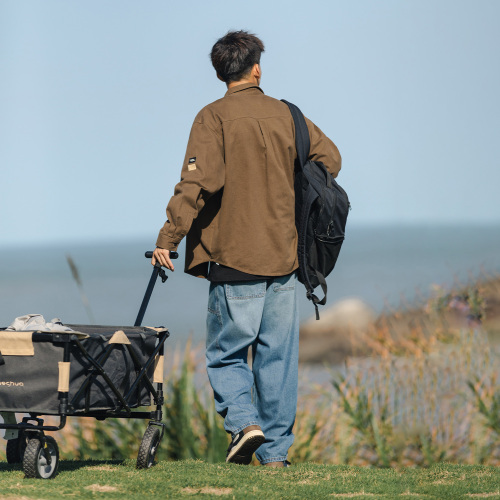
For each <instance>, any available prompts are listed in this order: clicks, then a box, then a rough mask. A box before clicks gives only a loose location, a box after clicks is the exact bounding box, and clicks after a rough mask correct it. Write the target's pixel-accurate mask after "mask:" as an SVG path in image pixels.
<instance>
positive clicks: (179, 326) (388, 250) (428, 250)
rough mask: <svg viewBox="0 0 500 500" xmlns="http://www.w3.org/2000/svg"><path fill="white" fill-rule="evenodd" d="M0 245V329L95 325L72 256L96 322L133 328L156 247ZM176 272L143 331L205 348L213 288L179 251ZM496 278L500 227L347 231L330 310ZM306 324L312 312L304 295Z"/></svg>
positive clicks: (410, 298) (408, 300)
mask: <svg viewBox="0 0 500 500" xmlns="http://www.w3.org/2000/svg"><path fill="white" fill-rule="evenodd" d="M152 240H154V238H152V239H151V240H139V239H138V240H137V241H115V242H107V243H106V242H103V243H99V244H98V243H93V244H76V243H67V244H63V243H60V244H54V245H52V246H37V245H36V243H34V244H30V245H26V246H24V247H20V248H15V247H3V248H2V247H0V326H7V325H8V324H10V323H11V321H12V320H13V319H14V318H15V317H17V316H21V315H23V314H28V313H40V314H43V315H44V316H45V318H46V319H47V320H50V319H52V318H54V317H58V318H60V319H61V320H62V321H63V323H89V322H90V320H89V317H88V315H87V312H86V309H85V307H84V305H83V303H82V299H81V296H80V291H79V289H78V287H77V285H76V283H75V281H74V280H73V277H72V274H71V271H70V268H69V265H68V262H67V260H66V255H70V256H71V258H72V259H73V261H74V262H75V264H76V266H77V268H78V271H79V274H80V278H81V280H82V283H83V287H84V290H85V294H86V296H87V297H88V300H89V303H90V307H91V310H92V314H93V316H94V317H95V321H96V323H98V324H108V325H131V324H133V323H134V321H135V318H136V315H137V312H138V310H139V306H140V303H141V301H142V298H143V296H144V292H145V290H146V286H147V283H148V281H149V277H150V275H151V270H152V267H151V265H150V264H149V261H148V260H147V259H145V258H144V252H145V251H146V250H152V248H151V244H150V243H151V241H152ZM179 252H180V259H179V261H177V262H176V268H177V269H176V271H175V272H174V273H168V275H169V279H168V280H167V282H166V283H164V284H163V283H161V282H160V281H158V283H157V284H156V287H155V290H154V292H153V296H152V298H151V301H150V304H149V307H148V310H147V312H146V316H145V318H144V321H143V324H144V325H149V326H160V325H161V326H166V327H168V328H169V330H170V332H171V342H172V343H175V344H177V343H181V344H183V343H185V341H186V339H187V338H188V337H189V335H192V336H193V339H194V341H202V339H203V338H204V333H205V313H206V304H207V294H208V282H207V281H205V280H201V279H196V278H193V277H191V276H188V275H186V274H184V273H183V272H182V269H183V257H184V251H183V246H182V245H181V247H180V249H179ZM498 272H500V225H499V226H464V227H459V226H431V225H429V226H407V227H402V226H369V227H368V226H367V227H361V226H354V227H348V231H347V235H346V240H345V243H344V245H343V248H342V251H341V253H340V257H339V261H338V262H337V266H336V268H335V269H334V271H333V273H332V274H331V275H330V276H329V278H328V280H327V281H328V302H327V306H326V307H328V306H331V305H333V304H334V303H336V302H337V301H339V300H342V299H345V298H352V297H358V298H360V299H361V300H363V301H364V302H366V303H367V304H368V305H370V306H371V307H372V308H373V309H374V310H375V312H381V311H383V310H384V308H388V307H391V308H392V307H398V306H400V305H404V306H407V305H409V304H413V303H416V302H418V301H422V300H424V299H425V298H426V297H428V296H429V295H430V293H431V290H432V286H433V285H440V286H443V287H445V288H449V287H451V286H453V285H454V284H457V283H467V282H469V281H471V280H474V279H476V278H478V277H488V276H492V275H495V274H497V273H498ZM299 311H300V315H301V319H302V320H305V319H308V318H309V317H311V316H312V315H313V313H314V309H313V307H312V305H311V303H309V302H308V301H307V299H306V298H305V289H304V288H303V287H302V286H301V287H300V289H299Z"/></svg>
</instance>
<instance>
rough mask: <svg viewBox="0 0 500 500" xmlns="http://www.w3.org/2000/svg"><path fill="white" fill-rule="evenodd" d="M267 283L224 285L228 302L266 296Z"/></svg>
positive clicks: (249, 282)
mask: <svg viewBox="0 0 500 500" xmlns="http://www.w3.org/2000/svg"><path fill="white" fill-rule="evenodd" d="M266 287H267V284H266V281H265V280H259V281H247V282H244V283H242V282H239V283H238V284H231V283H227V284H225V285H224V289H225V291H226V297H227V300H247V299H258V298H262V297H265V295H266Z"/></svg>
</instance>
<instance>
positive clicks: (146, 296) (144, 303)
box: [134, 251, 179, 326]
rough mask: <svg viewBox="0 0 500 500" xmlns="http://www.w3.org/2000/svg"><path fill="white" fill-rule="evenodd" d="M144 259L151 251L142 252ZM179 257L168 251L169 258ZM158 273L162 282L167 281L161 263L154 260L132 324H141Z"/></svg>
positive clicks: (151, 254) (150, 255)
mask: <svg viewBox="0 0 500 500" xmlns="http://www.w3.org/2000/svg"><path fill="white" fill-rule="evenodd" d="M144 256H145V257H146V259H150V258H151V257H153V252H152V251H148V252H146V253H145V254H144ZM177 257H179V254H178V253H177V252H170V258H171V259H177ZM158 275H160V278H161V280H162V282H163V283H165V281H167V275H166V274H165V271H164V270H163V269H162V267H161V265H160V263H159V262H156V264H155V266H154V268H153V272H152V273H151V278H150V279H149V284H148V287H147V288H146V293H145V294H144V298H143V299H142V304H141V308H140V309H139V313H138V314H137V318H136V320H135V323H134V326H141V323H142V320H143V318H144V314H146V309H147V307H148V304H149V299H150V298H151V294H152V293H153V288H154V286H155V283H156V280H157V278H158Z"/></svg>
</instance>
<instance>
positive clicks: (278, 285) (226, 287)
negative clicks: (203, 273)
mask: <svg viewBox="0 0 500 500" xmlns="http://www.w3.org/2000/svg"><path fill="white" fill-rule="evenodd" d="M297 283H298V281H297V274H296V273H293V274H291V275H288V276H283V277H277V278H273V279H268V280H257V281H241V282H234V283H226V284H223V283H211V285H210V294H209V299H208V315H207V350H206V361H207V372H208V378H209V380H210V384H211V385H212V388H213V391H214V398H215V407H216V410H217V412H218V413H219V414H220V415H221V416H222V417H223V418H224V428H225V429H226V431H227V432H230V433H231V434H232V435H235V434H237V433H238V432H240V431H241V430H242V429H244V428H245V427H248V426H249V425H260V427H261V428H262V431H263V432H264V435H265V437H266V440H265V442H264V443H263V444H262V445H261V446H260V447H259V449H258V450H257V451H256V453H255V454H256V456H257V458H258V460H259V461H260V462H261V463H263V464H264V463H267V462H281V461H285V460H286V458H287V453H288V449H289V448H290V446H291V445H292V443H293V434H292V427H293V424H294V422H295V414H296V409H297V379H298V353H299V318H298V311H297V294H296V285H297ZM249 347H251V348H252V360H253V362H252V367H250V366H249V365H248V363H247V355H248V349H249Z"/></svg>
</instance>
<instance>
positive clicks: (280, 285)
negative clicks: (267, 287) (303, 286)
mask: <svg viewBox="0 0 500 500" xmlns="http://www.w3.org/2000/svg"><path fill="white" fill-rule="evenodd" d="M296 281H297V280H296V277H295V273H294V274H292V275H290V276H283V277H280V278H276V279H275V282H274V283H273V291H274V292H289V291H292V290H295V282H296Z"/></svg>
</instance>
